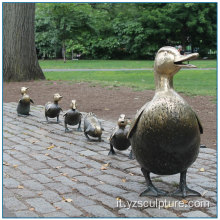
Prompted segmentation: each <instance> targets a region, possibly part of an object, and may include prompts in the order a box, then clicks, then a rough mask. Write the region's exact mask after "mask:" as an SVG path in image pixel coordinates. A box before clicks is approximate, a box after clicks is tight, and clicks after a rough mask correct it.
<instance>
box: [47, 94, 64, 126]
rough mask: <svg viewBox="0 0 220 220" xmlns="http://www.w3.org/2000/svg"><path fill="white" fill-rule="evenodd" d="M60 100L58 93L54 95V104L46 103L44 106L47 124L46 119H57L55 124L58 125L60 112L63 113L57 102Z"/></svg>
mask: <svg viewBox="0 0 220 220" xmlns="http://www.w3.org/2000/svg"><path fill="white" fill-rule="evenodd" d="M61 99H62V96H61V95H60V94H59V93H56V94H54V96H53V100H54V102H53V103H52V102H47V103H46V104H45V117H46V120H47V122H48V118H55V117H56V118H57V123H59V115H60V111H63V110H62V109H61V107H60V106H59V104H58V102H59V101H60V100H61Z"/></svg>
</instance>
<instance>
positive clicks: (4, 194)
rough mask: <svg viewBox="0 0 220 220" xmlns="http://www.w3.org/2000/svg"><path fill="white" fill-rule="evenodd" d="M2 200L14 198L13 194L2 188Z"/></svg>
mask: <svg viewBox="0 0 220 220" xmlns="http://www.w3.org/2000/svg"><path fill="white" fill-rule="evenodd" d="M2 196H3V198H7V197H14V193H13V191H12V190H9V189H6V188H5V187H3V194H2Z"/></svg>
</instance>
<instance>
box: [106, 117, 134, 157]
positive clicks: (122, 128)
mask: <svg viewBox="0 0 220 220" xmlns="http://www.w3.org/2000/svg"><path fill="white" fill-rule="evenodd" d="M127 125H128V120H127V119H126V118H125V115H124V114H121V115H120V116H119V119H118V126H117V127H116V128H115V129H114V130H113V133H112V134H111V136H110V139H109V141H110V151H109V153H108V155H115V154H116V153H115V151H114V148H115V149H117V150H120V151H121V150H127V149H128V148H129V147H130V146H131V142H130V140H129V139H128V138H127V135H128V131H129V126H127ZM129 158H130V159H133V156H132V150H131V152H130V154H129Z"/></svg>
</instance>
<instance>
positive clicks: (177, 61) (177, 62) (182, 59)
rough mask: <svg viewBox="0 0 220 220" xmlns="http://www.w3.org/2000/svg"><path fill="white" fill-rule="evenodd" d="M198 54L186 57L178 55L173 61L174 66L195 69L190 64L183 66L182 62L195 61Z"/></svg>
mask: <svg viewBox="0 0 220 220" xmlns="http://www.w3.org/2000/svg"><path fill="white" fill-rule="evenodd" d="M198 56H199V54H198V53H191V54H188V55H179V56H176V58H175V60H174V64H175V65H176V66H178V67H181V68H182V67H184V68H196V66H194V65H192V64H189V63H188V64H185V63H183V62H185V61H190V60H195V59H196V58H198Z"/></svg>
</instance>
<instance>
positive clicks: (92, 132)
mask: <svg viewBox="0 0 220 220" xmlns="http://www.w3.org/2000/svg"><path fill="white" fill-rule="evenodd" d="M102 130H104V129H103V128H102V125H101V122H100V121H99V120H98V118H97V117H96V115H95V114H94V113H93V112H89V113H88V114H87V115H86V116H85V118H84V134H85V136H86V138H87V139H88V140H91V139H90V138H89V136H91V137H98V140H99V141H101V136H102ZM88 135H89V136H88Z"/></svg>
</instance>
